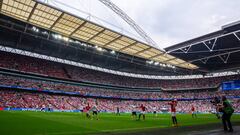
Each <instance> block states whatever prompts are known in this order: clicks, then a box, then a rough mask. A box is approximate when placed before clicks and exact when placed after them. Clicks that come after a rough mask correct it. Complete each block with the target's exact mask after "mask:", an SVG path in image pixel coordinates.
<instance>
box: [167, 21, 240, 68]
mask: <svg viewBox="0 0 240 135" xmlns="http://www.w3.org/2000/svg"><path fill="white" fill-rule="evenodd" d="M165 50H166V51H168V52H169V54H171V55H174V56H175V57H179V58H181V59H183V60H185V61H187V62H191V63H193V64H195V65H197V66H198V67H199V69H203V70H205V71H206V72H217V71H222V70H232V69H237V68H239V67H240V59H239V58H240V21H238V22H234V23H231V24H228V25H225V26H222V29H221V30H219V31H216V32H213V33H210V34H207V35H204V36H201V37H198V38H195V39H192V40H189V41H186V42H183V43H179V44H176V45H173V46H170V47H168V48H165Z"/></svg>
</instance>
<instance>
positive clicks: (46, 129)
mask: <svg viewBox="0 0 240 135" xmlns="http://www.w3.org/2000/svg"><path fill="white" fill-rule="evenodd" d="M73 1H74V0H71V2H70V1H66V0H65V1H64V0H62V1H58V0H0V134H1V135H90V134H91V135H93V134H94V135H160V134H161V135H175V134H179V135H206V134H207V135H222V134H231V135H232V134H233V135H239V134H240V21H239V20H237V19H233V20H232V21H231V22H229V23H227V24H224V23H219V24H221V26H220V27H218V29H217V30H215V29H214V31H211V32H209V31H205V32H204V33H205V34H201V35H199V36H195V35H194V34H190V35H191V36H190V37H191V38H190V39H188V40H184V39H182V41H181V42H177V43H174V44H173V43H172V42H169V44H170V45H169V46H167V47H163V46H161V44H160V43H159V42H155V40H158V39H154V38H151V37H155V36H149V35H148V34H147V33H146V32H145V31H144V30H143V28H145V26H144V25H142V24H141V27H140V25H137V21H134V20H135V19H132V18H131V17H130V16H129V15H128V12H129V13H132V12H131V11H130V10H129V11H126V12H125V11H124V10H122V8H120V6H118V4H119V3H121V2H119V1H118V2H117V1H116V0H113V1H110V0H93V1H92V2H91V4H90V5H91V6H89V5H88V6H86V5H85V7H86V8H87V9H90V8H91V11H94V12H99V13H100V11H96V10H97V8H93V7H94V6H96V5H100V6H102V8H104V9H106V10H107V11H108V13H109V14H110V16H113V18H114V19H110V18H108V19H107V20H103V18H101V17H96V16H94V15H92V13H86V12H83V11H82V10H83V8H82V7H81V5H77V4H75V3H74V2H73ZM76 1H77V2H79V1H84V0H76ZM130 1H134V0H129V2H130ZM173 1H174V0H173ZM77 2H76V3H77ZM123 2H126V1H122V3H123ZM161 2H163V1H161ZM174 2H177V0H175V1H174ZM184 2H185V1H184ZM225 2H227V3H228V4H226V5H225V6H226V7H227V6H229V5H235V6H238V7H239V4H240V3H239V2H237V1H225ZM234 2H236V3H234ZM89 3H90V2H89ZM185 4H187V3H185ZM202 4H203V3H202ZM74 5H75V7H74ZM82 5H84V4H82ZM123 5H128V6H130V7H131V6H136V5H141V4H139V3H136V5H135V4H130V3H129V4H127V3H123ZM153 5H154V4H153ZM203 5H204V4H203ZM147 6H148V5H147V4H146V5H141V7H147ZM155 6H158V4H155ZM170 6H171V5H170ZM172 6H173V5H172ZM179 6H180V5H179ZM195 6H196V3H195ZM63 7H65V8H63ZM159 8H161V6H160V7H159ZM162 8H163V7H162ZM172 9H174V8H172ZM125 10H126V9H125ZM221 10H224V9H221ZM232 10H235V11H236V12H237V10H238V8H237V9H232ZM77 11H78V12H77ZM88 11H90V10H88ZM202 12H208V11H202ZM209 12H210V11H209ZM81 13H82V14H83V13H85V14H87V15H86V16H84V15H81ZM134 13H135V14H137V15H139V16H141V13H140V12H139V13H138V12H134ZM146 13H148V11H146ZM171 13H172V12H171ZM171 13H169V17H170V14H171ZM188 13H190V12H188ZM101 14H102V12H101ZM175 14H181V13H180V12H178V13H175ZM226 14H227V15H228V14H229V16H230V12H229V13H228V12H226ZM131 15H132V14H131ZM149 16H151V15H149ZM149 16H148V17H147V16H146V18H143V19H145V20H144V22H146V23H147V22H148V21H151V19H147V18H149ZM179 16H180V18H181V17H182V16H181V15H179ZM105 17H106V15H105ZM195 17H196V18H197V15H196V16H192V19H191V20H194V19H195ZM215 17H216V16H215ZM237 17H238V19H239V17H240V16H239V14H238V16H237ZM94 18H95V19H96V18H97V19H98V21H94V20H95V19H94ZM106 18H107V17H106ZM106 18H105V19H106ZM116 18H118V19H119V20H121V21H122V22H123V23H125V25H126V26H127V28H125V29H129V30H130V29H131V31H132V32H124V31H123V30H117V29H116V28H114V26H113V25H117V23H112V25H111V26H110V23H104V22H107V21H112V20H115V19H116ZM186 18H187V17H186ZM162 19H166V20H167V18H162ZM181 19H184V18H181ZM181 19H180V20H181ZM220 19H221V20H226V19H227V16H225V17H220ZM99 20H100V21H101V22H100V21H99ZM206 21H209V20H206ZM196 22H197V21H196ZM174 23H175V24H177V23H180V21H179V22H178V21H176V22H174ZM185 23H188V22H185ZM197 23H199V24H198V26H199V27H200V26H201V24H200V23H201V22H197ZM106 24H109V25H106ZM159 25H160V23H159ZM168 25H169V26H168ZM146 27H154V26H152V25H149V26H146ZM206 27H207V28H208V27H210V26H206ZM152 29H155V30H156V31H158V32H159V31H160V32H161V31H163V29H157V28H155V27H154V28H152ZM172 29H173V28H171V26H170V23H168V24H167V27H166V28H165V30H166V31H168V30H169V31H170V30H172ZM189 29H191V28H190V26H189ZM199 29H200V28H199ZM185 30H186V29H185ZM185 30H184V31H185ZM130 33H134V34H130ZM185 33H187V30H186V32H185ZM181 34H182V35H184V32H183V33H181ZM159 38H160V39H159V40H161V36H160V37H159ZM153 39H154V40H153Z"/></svg>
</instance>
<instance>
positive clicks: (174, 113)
mask: <svg viewBox="0 0 240 135" xmlns="http://www.w3.org/2000/svg"><path fill="white" fill-rule="evenodd" d="M168 104H169V105H170V106H171V114H172V122H173V126H178V123H177V117H176V106H177V100H176V99H174V100H172V101H171V102H170V103H168Z"/></svg>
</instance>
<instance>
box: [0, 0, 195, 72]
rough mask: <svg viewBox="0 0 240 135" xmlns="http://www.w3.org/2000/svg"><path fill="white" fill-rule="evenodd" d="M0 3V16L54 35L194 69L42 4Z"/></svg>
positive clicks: (25, 1) (13, 0) (4, 0)
mask: <svg viewBox="0 0 240 135" xmlns="http://www.w3.org/2000/svg"><path fill="white" fill-rule="evenodd" d="M0 2H1V3H0V12H1V13H2V14H4V15H7V16H10V17H13V18H16V19H18V20H21V21H24V22H27V23H30V24H33V25H35V26H38V27H41V28H44V29H47V30H50V31H54V32H57V33H59V34H61V35H63V36H65V37H66V38H73V39H78V40H80V41H84V42H88V43H91V44H93V45H96V46H99V47H103V48H107V49H111V50H114V51H118V52H122V53H125V54H129V55H132V56H136V57H141V58H144V59H147V60H152V61H155V62H161V63H166V64H170V65H174V66H178V67H182V68H187V69H197V68H198V67H197V66H196V65H194V64H191V63H188V62H186V61H184V60H182V59H179V58H176V57H175V56H172V55H169V54H167V53H165V52H164V51H162V50H159V49H157V48H154V47H152V46H150V45H148V44H145V43H142V42H140V41H137V40H135V39H133V38H130V37H128V36H125V35H123V34H120V33H118V32H115V31H113V30H110V29H107V28H105V27H103V26H100V25H98V24H95V23H93V22H90V21H88V20H85V19H83V18H80V17H77V16H74V15H72V14H70V13H67V12H65V11H62V10H60V9H57V8H54V7H51V6H49V5H46V4H44V3H41V2H38V1H33V0H1V1H0Z"/></svg>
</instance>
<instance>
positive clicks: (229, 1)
mask: <svg viewBox="0 0 240 135" xmlns="http://www.w3.org/2000/svg"><path fill="white" fill-rule="evenodd" d="M58 1H59V0H58ZM61 1H62V2H64V3H66V4H68V5H71V6H73V7H75V8H77V9H79V10H84V11H86V12H90V13H91V14H92V15H94V16H97V17H99V18H101V19H103V20H106V21H107V22H109V23H110V24H111V25H110V24H107V23H105V22H104V21H101V20H98V19H96V18H95V19H94V18H92V20H91V21H94V22H96V23H99V24H101V25H105V26H107V27H109V28H112V29H114V30H116V31H119V32H123V33H125V34H127V35H130V36H133V35H137V33H136V32H135V31H134V30H133V29H131V28H130V26H129V25H127V23H125V22H124V21H123V20H122V19H121V18H120V17H119V16H117V15H116V14H115V13H114V12H113V11H111V10H110V9H109V8H107V7H106V6H104V5H103V4H102V3H100V2H99V1H98V0H61ZM111 1H112V2H113V3H115V4H116V5H117V6H119V7H120V8H121V9H122V10H123V11H125V12H126V13H127V14H128V15H129V16H130V17H131V18H132V19H133V20H135V22H136V23H137V24H138V25H139V26H140V27H141V28H142V29H143V30H144V31H145V32H146V33H148V35H149V36H150V37H152V39H153V40H154V41H156V42H157V43H158V45H159V47H160V48H165V47H167V46H170V45H173V44H176V43H179V42H183V41H185V40H189V39H192V38H195V37H198V36H201V35H204V34H207V33H210V32H213V31H216V30H219V29H220V28H221V26H223V25H225V24H228V23H230V22H233V21H237V20H239V18H240V12H238V11H239V7H240V1H239V0H111ZM58 6H59V5H58ZM61 8H63V9H65V10H67V11H70V12H73V13H74V14H76V15H79V16H84V18H87V16H88V15H83V13H81V12H79V11H76V10H75V11H74V10H72V9H69V8H66V7H63V6H61ZM113 25H115V26H117V27H118V28H116V27H115V26H113ZM126 31H130V33H132V34H129V33H128V32H126Z"/></svg>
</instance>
